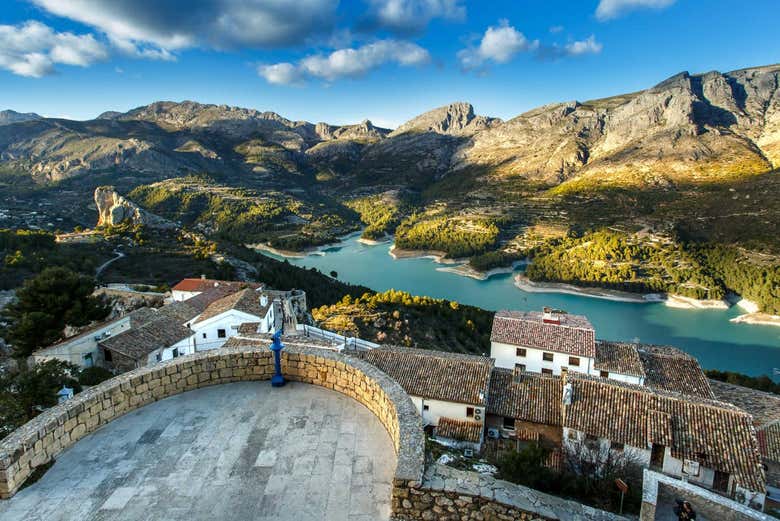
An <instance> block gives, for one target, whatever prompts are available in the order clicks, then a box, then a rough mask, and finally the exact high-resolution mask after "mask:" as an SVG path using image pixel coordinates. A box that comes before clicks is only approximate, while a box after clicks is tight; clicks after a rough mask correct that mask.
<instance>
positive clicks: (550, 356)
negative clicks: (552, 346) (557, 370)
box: [542, 353, 553, 362]
mask: <svg viewBox="0 0 780 521" xmlns="http://www.w3.org/2000/svg"><path fill="white" fill-rule="evenodd" d="M542 360H544V361H545V362H552V361H553V354H552V353H542Z"/></svg>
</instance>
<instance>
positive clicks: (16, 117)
mask: <svg viewBox="0 0 780 521" xmlns="http://www.w3.org/2000/svg"><path fill="white" fill-rule="evenodd" d="M34 119H41V117H40V116H39V115H38V114H35V113H34V112H27V113H21V112H16V111H15V110H0V125H10V124H11V123H19V122H22V121H32V120H34Z"/></svg>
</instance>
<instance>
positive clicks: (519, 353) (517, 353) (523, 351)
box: [515, 347, 525, 357]
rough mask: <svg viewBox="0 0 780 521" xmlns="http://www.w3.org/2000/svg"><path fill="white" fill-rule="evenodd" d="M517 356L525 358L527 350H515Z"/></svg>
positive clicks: (522, 348)
mask: <svg viewBox="0 0 780 521" xmlns="http://www.w3.org/2000/svg"><path fill="white" fill-rule="evenodd" d="M515 355H516V356H520V357H525V348H524V347H518V348H517V349H516V350H515Z"/></svg>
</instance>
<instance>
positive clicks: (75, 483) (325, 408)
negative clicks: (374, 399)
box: [0, 382, 395, 521]
mask: <svg viewBox="0 0 780 521" xmlns="http://www.w3.org/2000/svg"><path fill="white" fill-rule="evenodd" d="M394 470H395V452H394V451H393V446H392V442H391V440H390V437H389V436H388V434H387V432H386V431H385V430H384V428H383V427H382V425H381V424H380V423H379V420H377V419H376V417H375V416H374V415H373V414H371V412H370V411H369V410H368V409H366V408H365V407H363V406H362V405H360V404H359V403H357V402H355V401H353V400H352V399H350V398H347V397H346V396H343V395H341V394H339V393H336V392H333V391H329V390H327V389H323V388H321V387H316V386H311V385H305V384H300V383H288V384H287V385H286V386H285V387H283V388H281V389H273V388H272V387H271V385H270V383H269V382H242V383H235V384H229V385H221V386H216V387H207V388H204V389H199V390H196V391H192V392H189V393H184V394H181V395H177V396H173V397H171V398H167V399H165V400H162V401H160V402H157V403H154V404H151V405H148V406H146V407H144V408H142V409H139V410H136V411H134V412H132V413H129V414H127V415H125V416H123V417H121V418H119V419H117V420H115V421H113V422H111V423H109V424H108V425H106V426H104V427H103V428H101V429H100V430H98V431H96V432H95V433H93V434H91V435H89V436H87V437H86V438H84V439H82V440H81V441H79V442H78V443H77V444H76V445H74V446H73V447H71V448H70V449H68V450H67V451H65V452H63V453H62V454H61V455H60V457H59V459H58V460H57V462H56V463H55V465H54V466H53V467H52V468H51V469H50V470H49V471H48V472H47V473H46V474H45V475H44V476H43V478H41V480H40V481H38V482H37V483H35V484H34V485H32V486H30V487H28V488H26V489H24V490H22V491H21V492H19V493H18V494H17V495H16V496H14V497H13V498H11V499H10V500H6V501H2V500H0V519H2V520H3V521H16V520H19V521H21V520H25V521H34V520H46V521H55V520H79V521H81V520H87V519H89V520H125V519H126V520H161V521H162V520H165V521H172V520H179V519H182V520H186V521H197V520H209V521H214V520H219V521H221V520H249V519H251V520H255V521H265V520H272V519H273V520H280V521H281V520H290V521H293V520H294V521H309V520H312V521H314V520H318V521H319V520H334V521H335V520H344V521H369V520H370V521H375V520H384V519H388V518H389V516H390V503H389V502H390V493H391V488H392V477H393V473H394Z"/></svg>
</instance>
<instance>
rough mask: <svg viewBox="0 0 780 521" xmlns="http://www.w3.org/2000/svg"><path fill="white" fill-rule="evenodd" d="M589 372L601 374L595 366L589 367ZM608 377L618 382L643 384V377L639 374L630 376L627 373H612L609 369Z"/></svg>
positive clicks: (594, 374) (596, 374)
mask: <svg viewBox="0 0 780 521" xmlns="http://www.w3.org/2000/svg"><path fill="white" fill-rule="evenodd" d="M590 374H591V375H593V376H601V371H599V370H598V369H596V368H593V369H591V371H590ZM609 379H610V380H617V381H619V382H626V383H629V384H634V385H644V384H645V379H644V378H641V377H639V376H632V375H628V374H620V373H613V372H612V371H609Z"/></svg>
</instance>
